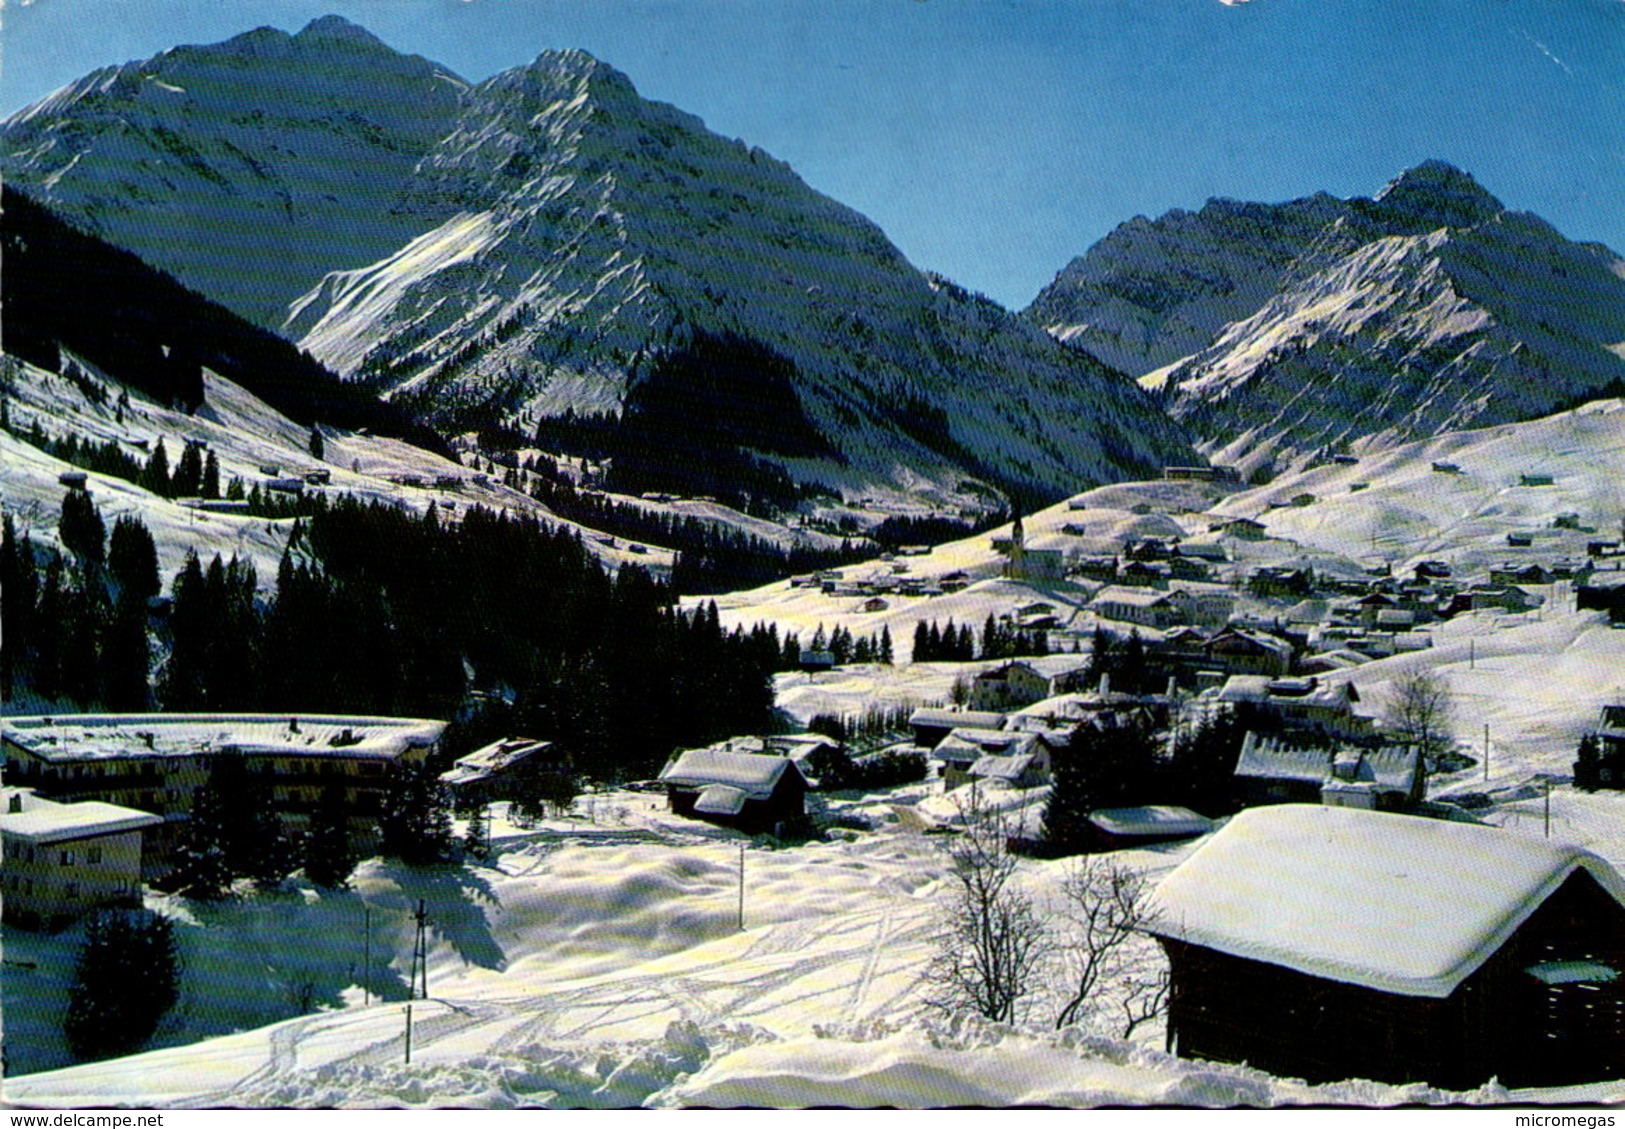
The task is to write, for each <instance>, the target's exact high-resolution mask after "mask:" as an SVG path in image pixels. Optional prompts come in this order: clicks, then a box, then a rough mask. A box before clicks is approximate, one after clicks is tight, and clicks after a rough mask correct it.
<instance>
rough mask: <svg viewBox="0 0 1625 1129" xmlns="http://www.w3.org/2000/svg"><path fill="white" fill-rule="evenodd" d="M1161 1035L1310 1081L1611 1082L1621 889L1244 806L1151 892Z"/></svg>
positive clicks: (1620, 1031) (1466, 830)
mask: <svg viewBox="0 0 1625 1129" xmlns="http://www.w3.org/2000/svg"><path fill="white" fill-rule="evenodd" d="M1152 911H1153V913H1154V914H1155V918H1154V921H1153V924H1152V925H1150V926H1149V927H1148V928H1149V931H1150V932H1151V933H1153V934H1154V935H1155V936H1156V937H1157V939H1158V940H1159V941H1160V942H1161V944H1162V946H1163V949H1164V950H1165V951H1166V953H1167V954H1168V960H1169V964H1170V966H1171V970H1172V977H1173V984H1172V991H1171V994H1170V998H1169V1012H1168V1040H1169V1046H1170V1048H1171V1049H1173V1050H1174V1051H1175V1052H1176V1053H1178V1054H1179V1055H1181V1056H1183V1057H1187V1058H1205V1059H1213V1060H1217V1061H1222V1062H1246V1063H1249V1064H1251V1065H1252V1066H1255V1067H1258V1068H1259V1069H1262V1070H1267V1071H1269V1072H1271V1073H1273V1074H1279V1075H1283V1076H1288V1077H1299V1078H1305V1079H1308V1080H1309V1081H1312V1082H1323V1081H1333V1080H1338V1079H1344V1078H1369V1079H1373V1080H1376V1081H1381V1082H1393V1083H1406V1082H1427V1083H1430V1084H1432V1085H1435V1086H1439V1087H1443V1088H1447V1089H1471V1088H1474V1087H1477V1086H1479V1085H1481V1084H1483V1083H1484V1082H1487V1081H1488V1080H1490V1079H1491V1078H1498V1079H1499V1080H1500V1082H1501V1083H1502V1084H1503V1085H1506V1086H1514V1087H1522V1086H1555V1085H1566V1084H1572V1083H1580V1082H1595V1081H1603V1080H1609V1079H1616V1078H1621V1077H1625V882H1622V881H1621V879H1620V877H1619V875H1618V874H1617V873H1616V872H1615V871H1614V870H1613V868H1612V867H1610V866H1609V865H1608V864H1607V863H1606V862H1604V861H1603V860H1602V859H1600V858H1598V857H1597V856H1595V855H1592V854H1590V853H1589V852H1586V851H1582V850H1579V849H1578V848H1574V847H1562V846H1555V845H1553V844H1552V843H1551V842H1549V841H1547V840H1543V839H1537V838H1532V837H1529V836H1525V835H1521V834H1517V833H1514V832H1511V831H1503V830H1500V829H1497V828H1493V827H1483V826H1479V825H1476V824H1462V823H1448V822H1444V821H1440V820H1430V819H1420V818H1416V817H1412V816H1405V815H1398V814H1391V813H1386V812H1373V811H1363V810H1358V809H1350V808H1332V807H1318V806H1309V805H1297V804H1289V805H1281V806H1275V807H1265V808H1255V809H1251V810H1249V811H1245V812H1242V813H1241V814H1240V815H1237V816H1236V817H1235V818H1234V819H1232V820H1231V822H1230V823H1229V824H1228V825H1226V826H1225V828H1224V829H1223V830H1221V831H1220V832H1219V833H1218V834H1216V835H1215V836H1214V837H1213V838H1212V839H1211V840H1209V841H1208V842H1207V843H1206V844H1204V845H1203V846H1202V847H1201V848H1200V849H1199V850H1197V851H1196V853H1195V854H1193V855H1192V856H1191V857H1190V858H1189V859H1187V860H1186V862H1185V863H1184V864H1182V865H1181V866H1180V867H1179V868H1178V869H1176V870H1175V871H1174V872H1173V873H1172V874H1170V875H1169V876H1168V877H1167V878H1166V879H1165V880H1164V881H1163V883H1162V884H1161V885H1160V886H1159V887H1158V888H1157V891H1156V895H1155V897H1154V899H1153V901H1152Z"/></svg>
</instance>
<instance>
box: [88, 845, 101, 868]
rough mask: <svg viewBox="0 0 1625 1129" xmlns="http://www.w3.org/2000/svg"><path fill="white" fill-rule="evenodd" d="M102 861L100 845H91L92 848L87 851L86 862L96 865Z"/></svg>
mask: <svg viewBox="0 0 1625 1129" xmlns="http://www.w3.org/2000/svg"><path fill="white" fill-rule="evenodd" d="M101 861H102V849H101V848H100V847H91V848H90V849H88V850H87V851H85V862H86V864H88V865H90V866H95V865H96V864H97V863H99V862H101Z"/></svg>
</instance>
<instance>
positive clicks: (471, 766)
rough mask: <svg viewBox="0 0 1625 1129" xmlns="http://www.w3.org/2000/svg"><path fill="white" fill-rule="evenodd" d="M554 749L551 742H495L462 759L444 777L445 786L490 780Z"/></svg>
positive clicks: (525, 739) (510, 740)
mask: <svg viewBox="0 0 1625 1129" xmlns="http://www.w3.org/2000/svg"><path fill="white" fill-rule="evenodd" d="M552 747H553V742H551V741H532V740H531V739H530V738H528V737H511V738H508V739H507V740H504V741H493V742H492V743H491V744H489V745H486V746H485V747H484V748H482V749H475V750H474V751H473V752H472V753H469V754H468V755H467V756H466V757H459V758H458V760H457V763H456V764H454V765H453V766H452V767H451V768H450V769H449V770H448V771H446V772H443V773H441V774H440V779H441V782H442V783H445V784H451V785H457V784H473V783H476V782H478V781H481V780H489V779H491V778H492V777H493V776H496V775H498V774H500V773H502V772H505V771H507V770H508V769H510V768H512V767H513V766H514V765H516V764H518V763H520V762H521V761H523V760H526V759H528V758H530V757H533V756H536V755H537V754H538V753H543V752H546V751H547V750H548V749H551V748H552Z"/></svg>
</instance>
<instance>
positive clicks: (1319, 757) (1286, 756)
mask: <svg viewBox="0 0 1625 1129" xmlns="http://www.w3.org/2000/svg"><path fill="white" fill-rule="evenodd" d="M1331 759H1332V758H1331V754H1330V753H1329V752H1327V750H1325V749H1298V748H1294V747H1292V746H1291V745H1287V744H1284V743H1283V742H1281V741H1280V740H1278V739H1277V738H1274V737H1260V736H1259V735H1258V734H1256V733H1251V732H1249V733H1248V734H1247V735H1246V736H1245V737H1244V738H1242V741H1241V755H1240V756H1238V757H1237V758H1236V771H1235V775H1237V776H1248V777H1257V778H1260V779H1264V780H1306V781H1311V782H1314V783H1317V784H1318V783H1320V782H1322V781H1324V780H1325V779H1326V778H1327V777H1329V776H1330V775H1331Z"/></svg>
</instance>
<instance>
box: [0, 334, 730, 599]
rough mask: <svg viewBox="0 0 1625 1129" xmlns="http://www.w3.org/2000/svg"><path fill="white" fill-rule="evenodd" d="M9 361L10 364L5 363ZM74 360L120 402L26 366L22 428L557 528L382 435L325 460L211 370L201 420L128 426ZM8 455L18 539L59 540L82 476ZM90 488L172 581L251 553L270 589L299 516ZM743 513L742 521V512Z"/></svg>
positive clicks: (612, 552) (153, 416)
mask: <svg viewBox="0 0 1625 1129" xmlns="http://www.w3.org/2000/svg"><path fill="white" fill-rule="evenodd" d="M7 363H8V364H10V363H13V362H11V361H10V360H9V359H8V361H7ZM76 363H78V364H79V365H80V366H81V367H82V368H84V369H86V370H87V371H89V372H90V373H91V378H92V379H93V380H96V381H98V382H99V383H101V384H102V385H103V387H105V388H107V389H109V390H110V391H111V396H109V397H107V398H106V399H105V400H103V401H102V402H96V401H93V400H91V399H90V398H89V397H88V396H87V395H86V394H85V392H84V390H83V389H82V388H80V387H78V386H77V385H76V384H74V383H73V382H72V381H70V380H68V379H66V378H63V377H60V376H56V375H54V374H52V373H49V372H46V371H44V370H42V369H37V368H34V367H33V366H32V365H27V364H17V365H16V368H15V377H14V380H13V383H12V386H11V390H10V394H9V395H8V396H7V398H6V399H7V411H8V413H9V415H10V419H11V423H12V426H13V427H14V428H16V429H17V430H19V431H27V430H28V429H29V428H30V427H31V426H32V425H33V424H34V423H35V422H36V421H37V422H39V424H40V425H41V427H42V428H43V429H44V431H45V432H46V433H47V434H48V435H50V436H52V437H58V438H60V437H62V436H64V435H69V434H71V435H76V436H78V437H79V438H80V441H81V442H85V441H89V442H94V443H96V444H101V443H105V442H108V441H112V442H115V443H117V444H119V446H120V448H121V449H122V450H124V451H125V452H127V453H129V454H130V455H131V456H132V457H139V458H141V459H144V458H146V457H147V456H148V455H149V454H150V452H151V451H152V450H153V449H154V448H155V447H156V446H157V444H158V442H159V441H160V440H162V441H163V443H164V445H165V448H166V450H167V451H169V452H170V457H171V459H173V458H175V457H177V456H178V455H179V454H180V452H181V450H182V449H183V447H184V446H185V444H186V443H187V442H194V443H204V444H207V446H208V448H209V449H210V450H211V451H213V452H214V453H215V455H216V457H217V459H218V460H219V463H220V475H221V481H222V483H224V482H227V481H229V480H230V479H231V478H233V477H239V478H242V479H243V480H244V481H245V482H246V483H248V484H250V485H253V484H257V483H259V482H262V481H265V480H267V479H268V478H272V477H277V475H267V474H266V473H265V471H264V469H263V468H266V467H275V468H277V470H278V475H280V476H287V475H295V476H297V475H302V474H304V473H305V472H306V471H307V470H310V469H313V468H320V469H323V470H326V471H327V472H328V474H329V476H330V484H329V485H327V486H325V487H320V488H319V489H323V490H326V491H328V492H330V493H334V494H337V493H345V494H350V495H353V496H354V497H356V498H358V499H360V500H362V501H382V502H387V503H389V504H392V505H401V506H407V507H409V508H411V509H414V510H417V511H419V512H421V511H422V510H424V509H426V508H427V507H429V506H430V505H434V506H437V507H439V509H440V511H441V513H442V514H443V515H445V517H446V518H447V519H451V520H454V519H455V518H456V515H457V514H458V513H459V512H460V511H462V510H464V509H466V508H467V507H468V506H470V505H474V504H478V505H483V506H486V507H489V508H497V509H508V510H513V511H514V512H518V513H534V514H539V515H543V516H545V517H547V518H548V519H549V520H554V521H557V520H558V519H556V518H554V517H553V516H552V515H551V514H550V513H548V511H547V510H546V509H545V508H544V507H542V506H541V505H540V504H539V503H537V502H536V501H535V500H533V499H532V498H530V497H529V496H528V495H526V494H524V493H522V492H520V491H517V490H513V489H510V488H508V487H505V486H502V485H500V484H499V483H496V482H494V481H488V482H485V483H480V482H476V481H475V478H474V472H473V471H471V470H469V468H467V467H464V466H462V465H461V464H459V463H455V462H453V461H451V460H450V459H446V458H443V457H442V456H440V455H436V454H434V453H432V452H429V451H424V450H422V449H421V448H418V447H413V446H411V445H409V444H407V443H402V442H400V441H399V440H395V439H389V438H385V437H383V436H376V435H364V434H360V433H354V432H344V431H338V430H336V429H328V430H327V431H326V439H325V452H324V454H325V458H324V459H323V460H316V459H314V458H312V456H311V455H310V452H309V450H308V445H309V439H310V430H309V429H308V428H306V427H302V426H300V425H299V424H296V423H294V422H293V421H291V420H289V419H287V418H286V417H284V416H281V415H279V414H278V413H276V412H275V411H273V410H272V409H271V408H269V407H267V406H266V405H265V404H264V403H263V402H262V401H260V400H258V399H256V398H255V397H254V396H253V395H251V394H250V393H248V392H245V391H244V390H243V389H242V388H239V387H238V386H237V385H235V384H232V383H231V382H230V381H228V380H225V379H223V378H221V377H219V376H217V375H215V374H213V373H210V372H207V371H206V372H205V374H204V389H205V393H204V404H203V406H202V407H201V408H200V409H199V410H198V411H197V412H196V413H195V414H188V413H186V412H184V411H177V410H174V409H171V408H168V407H165V406H162V405H159V404H154V403H152V402H151V401H148V400H145V399H144V398H142V397H141V396H139V394H132V395H131V407H130V409H129V410H128V411H127V412H124V413H122V416H123V418H122V420H121V419H120V418H119V416H120V414H121V413H119V411H118V409H117V406H116V404H115V403H114V401H115V400H116V399H117V397H118V393H119V391H120V390H121V389H122V388H123V387H124V386H123V385H121V384H120V383H119V382H118V381H117V380H115V379H113V378H111V377H109V376H108V375H107V374H104V373H100V372H98V371H97V370H96V369H95V367H94V366H91V365H89V364H88V363H87V362H84V361H83V360H82V359H79V360H77V361H76ZM0 453H3V454H4V458H0V502H3V504H4V506H5V509H6V512H7V513H9V514H11V515H12V517H13V519H14V520H15V521H16V522H17V527H18V530H19V532H22V531H27V532H29V533H30V534H31V535H32V537H33V538H34V540H35V543H36V544H42V545H44V544H57V543H58V534H57V522H58V519H59V517H60V511H61V504H62V496H63V493H64V487H63V485H62V483H61V482H60V481H59V476H60V475H62V474H63V473H65V472H68V471H71V470H74V469H75V468H74V467H73V466H71V465H70V464H68V463H65V462H63V461H62V460H61V459H58V458H55V457H54V456H52V455H50V454H48V453H46V452H44V451H42V450H40V449H39V448H37V447H35V446H33V445H31V444H29V443H27V442H24V441H23V440H22V439H20V438H18V437H16V436H14V435H10V434H7V433H5V432H4V431H0ZM482 477H483V476H482ZM440 478H446V479H448V480H449V479H452V478H455V479H457V480H458V486H457V487H456V488H455V489H444V488H438V487H437V486H436V485H435V483H436V480H437V479H440ZM89 489H90V491H91V495H92V497H93V499H94V500H95V502H96V505H97V507H98V508H99V510H100V511H101V515H102V519H103V521H104V522H105V523H106V524H107V525H108V526H111V525H112V524H113V522H114V521H115V520H116V519H117V518H118V517H119V516H120V515H122V514H125V513H134V514H136V515H138V516H139V517H140V518H141V519H142V521H143V522H145V523H146V525H147V526H148V528H149V529H150V530H151V531H152V535H153V539H154V541H155V543H156V547H157V550H158V557H159V571H160V574H161V575H162V576H164V577H165V578H168V577H170V576H173V575H174V573H175V571H176V570H178V569H179V568H180V566H181V565H182V564H183V563H184V561H185V559H186V553H187V550H188V549H192V548H195V549H196V550H197V552H198V555H199V556H200V557H202V558H203V559H204V560H205V561H206V560H207V559H208V558H209V557H210V556H211V555H213V554H214V553H219V554H221V555H222V556H223V557H230V556H231V554H233V553H236V554H238V555H239V556H242V557H245V558H246V559H248V560H249V561H251V562H252V563H253V565H254V568H255V571H256V572H257V573H258V575H259V577H260V580H261V582H262V583H266V584H268V583H270V582H271V581H272V580H273V579H274V578H275V576H276V570H277V563H278V561H280V559H281V557H282V552H283V549H284V548H285V547H286V544H287V538H288V534H289V532H290V530H291V529H292V526H293V520H292V519H291V518H281V519H267V518H262V517H250V516H247V515H243V514H234V513H220V512H208V511H206V510H201V509H198V508H195V507H192V506H188V505H185V504H183V502H181V501H177V500H172V499H169V498H164V497H160V496H159V495H156V494H153V493H151V492H150V491H148V490H146V489H143V488H142V487H140V486H138V485H136V484H134V483H131V482H127V481H125V480H123V479H121V478H115V477H113V476H110V475H103V474H95V473H92V474H90V475H89ZM312 489H317V488H316V487H312ZM739 516H740V518H741V519H742V520H743V515H739ZM722 520H726V518H723V519H722ZM562 524H565V525H572V524H573V523H569V522H563V523H562ZM588 532H590V531H588ZM586 544H587V545H588V546H589V548H590V549H591V550H592V551H594V552H595V553H596V554H597V555H598V556H599V557H600V558H601V559H603V560H604V561H605V562H606V563H608V564H610V565H612V566H613V565H615V564H618V563H624V562H628V561H636V562H637V563H639V564H641V565H644V566H645V567H649V566H653V567H655V568H665V567H669V565H670V563H671V555H670V553H669V552H663V551H661V550H659V549H656V550H654V551H653V552H648V553H644V554H636V555H634V554H631V553H630V552H629V551H628V547H627V546H626V545H624V544H621V545H619V546H618V547H614V546H609V545H606V544H605V543H604V541H603V540H600V539H595V538H592V537H588V538H587V540H586Z"/></svg>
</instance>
